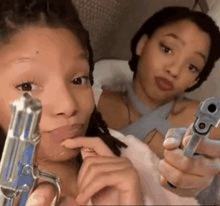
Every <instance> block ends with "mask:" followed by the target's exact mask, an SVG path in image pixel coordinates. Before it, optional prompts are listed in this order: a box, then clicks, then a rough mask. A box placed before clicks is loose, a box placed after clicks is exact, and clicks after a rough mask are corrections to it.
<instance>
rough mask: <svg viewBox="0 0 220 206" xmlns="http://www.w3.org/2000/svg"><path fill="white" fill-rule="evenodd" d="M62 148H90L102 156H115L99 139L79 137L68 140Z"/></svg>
mask: <svg viewBox="0 0 220 206" xmlns="http://www.w3.org/2000/svg"><path fill="white" fill-rule="evenodd" d="M62 146H64V147H65V148H69V149H75V148H83V147H85V148H90V149H92V150H94V152H96V153H97V155H101V156H111V157H113V156H115V155H114V153H113V152H112V151H111V150H110V148H109V147H108V146H107V145H106V144H105V143H104V142H103V141H102V140H101V139H100V138H99V137H77V138H75V139H68V140H65V141H64V142H63V143H62Z"/></svg>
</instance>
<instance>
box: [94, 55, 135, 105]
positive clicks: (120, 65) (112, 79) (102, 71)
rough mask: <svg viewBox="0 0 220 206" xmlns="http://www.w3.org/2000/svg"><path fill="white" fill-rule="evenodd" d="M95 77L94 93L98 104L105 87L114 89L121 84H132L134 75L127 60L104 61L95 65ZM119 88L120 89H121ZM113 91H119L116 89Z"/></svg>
mask: <svg viewBox="0 0 220 206" xmlns="http://www.w3.org/2000/svg"><path fill="white" fill-rule="evenodd" d="M93 76H94V85H93V91H94V96H95V101H96V103H98V100H99V98H100V96H101V94H102V88H103V87H110V88H111V89H113V87H114V86H116V85H117V84H118V83H120V82H123V81H128V82H131V81H132V77H133V73H132V72H131V70H130V68H129V65H128V61H127V60H114V59H104V60H100V61H98V62H96V63H95V70H94V72H93ZM117 88H119V89H120V87H117ZM113 90H117V89H116V87H115V89H113Z"/></svg>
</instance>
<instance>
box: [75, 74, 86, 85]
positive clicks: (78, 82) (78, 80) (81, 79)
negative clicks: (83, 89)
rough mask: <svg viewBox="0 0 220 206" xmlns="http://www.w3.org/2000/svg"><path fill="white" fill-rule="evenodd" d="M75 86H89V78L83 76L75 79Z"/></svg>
mask: <svg viewBox="0 0 220 206" xmlns="http://www.w3.org/2000/svg"><path fill="white" fill-rule="evenodd" d="M72 82H73V84H75V85H88V84H89V77H88V76H83V77H77V78H75V79H73V81H72Z"/></svg>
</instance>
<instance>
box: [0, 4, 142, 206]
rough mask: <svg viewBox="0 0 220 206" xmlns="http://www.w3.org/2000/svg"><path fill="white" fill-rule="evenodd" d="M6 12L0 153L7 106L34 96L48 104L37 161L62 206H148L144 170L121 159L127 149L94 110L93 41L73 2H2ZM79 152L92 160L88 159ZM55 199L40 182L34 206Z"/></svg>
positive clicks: (1, 33)
mask: <svg viewBox="0 0 220 206" xmlns="http://www.w3.org/2000/svg"><path fill="white" fill-rule="evenodd" d="M0 9H1V10H0V13H1V19H0V56H1V58H0V96H1V98H0V108H1V115H0V124H1V129H2V132H1V152H2V148H3V145H4V140H5V137H6V135H5V132H6V131H7V129H8V125H9V121H10V114H11V109H10V104H9V103H10V102H11V101H13V100H15V99H17V98H19V97H20V96H21V94H22V93H23V92H30V93H31V94H32V95H33V97H35V98H38V99H39V100H41V102H42V105H43V112H42V117H41V122H40V125H39V127H40V132H41V141H40V143H39V145H38V148H37V158H36V163H37V165H38V167H39V169H41V170H43V171H48V172H51V173H53V174H55V175H57V176H58V177H59V178H60V180H61V190H62V194H61V202H62V203H61V202H60V205H63V206H67V205H72V206H73V205H78V204H87V203H88V201H91V202H92V203H94V204H95V205H99V204H102V205H103V204H109V205H126V204H132V205H141V204H143V202H142V192H141V188H140V183H139V176H138V173H137V172H136V170H135V169H134V167H133V166H132V164H131V162H130V161H129V160H128V159H126V158H123V157H119V156H120V148H121V147H126V145H125V144H124V143H122V142H120V141H119V140H117V139H116V138H114V137H112V136H111V135H110V133H109V131H108V128H107V126H106V124H105V123H104V122H103V120H102V118H101V115H100V113H98V112H97V110H96V108H95V104H94V98H93V91H92V87H91V86H92V84H93V76H92V72H93V57H92V50H91V47H90V42H89V36H88V33H87V31H86V30H85V29H84V28H83V26H82V24H81V22H80V21H79V19H78V15H77V12H76V10H75V9H74V7H73V5H72V2H71V0H62V1H54V0H30V1H27V0H19V1H17V0H2V1H1V2H0ZM81 148H89V149H92V151H93V153H92V156H89V157H88V156H87V155H86V156H85V157H84V158H85V159H84V160H83V161H82V157H81V153H80V149H81ZM87 152H88V151H87ZM44 195H46V196H45V197H43V196H44ZM54 195H55V194H54V190H53V187H50V186H48V185H47V184H43V183H42V184H41V185H40V186H39V188H38V189H36V191H35V192H34V193H33V194H32V196H31V197H30V199H29V203H28V204H29V205H47V206H48V205H50V203H51V201H52V200H53V198H54ZM43 198H46V199H44V200H43ZM45 201H46V202H45Z"/></svg>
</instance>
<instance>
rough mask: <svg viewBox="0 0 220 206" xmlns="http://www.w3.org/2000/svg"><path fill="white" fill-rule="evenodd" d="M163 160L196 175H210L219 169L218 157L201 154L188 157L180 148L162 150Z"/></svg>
mask: <svg viewBox="0 0 220 206" xmlns="http://www.w3.org/2000/svg"><path fill="white" fill-rule="evenodd" d="M164 160H165V161H166V162H167V163H168V164H170V165H171V166H173V167H175V168H176V169H178V170H181V171H182V172H184V173H188V174H192V175H197V176H206V175H210V176H212V175H216V174H217V173H218V172H219V171H220V164H219V159H210V158H207V157H204V156H202V155H196V156H194V157H193V158H190V159H189V158H187V157H186V156H184V154H183V151H182V150H180V149H176V150H173V151H169V150H164Z"/></svg>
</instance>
